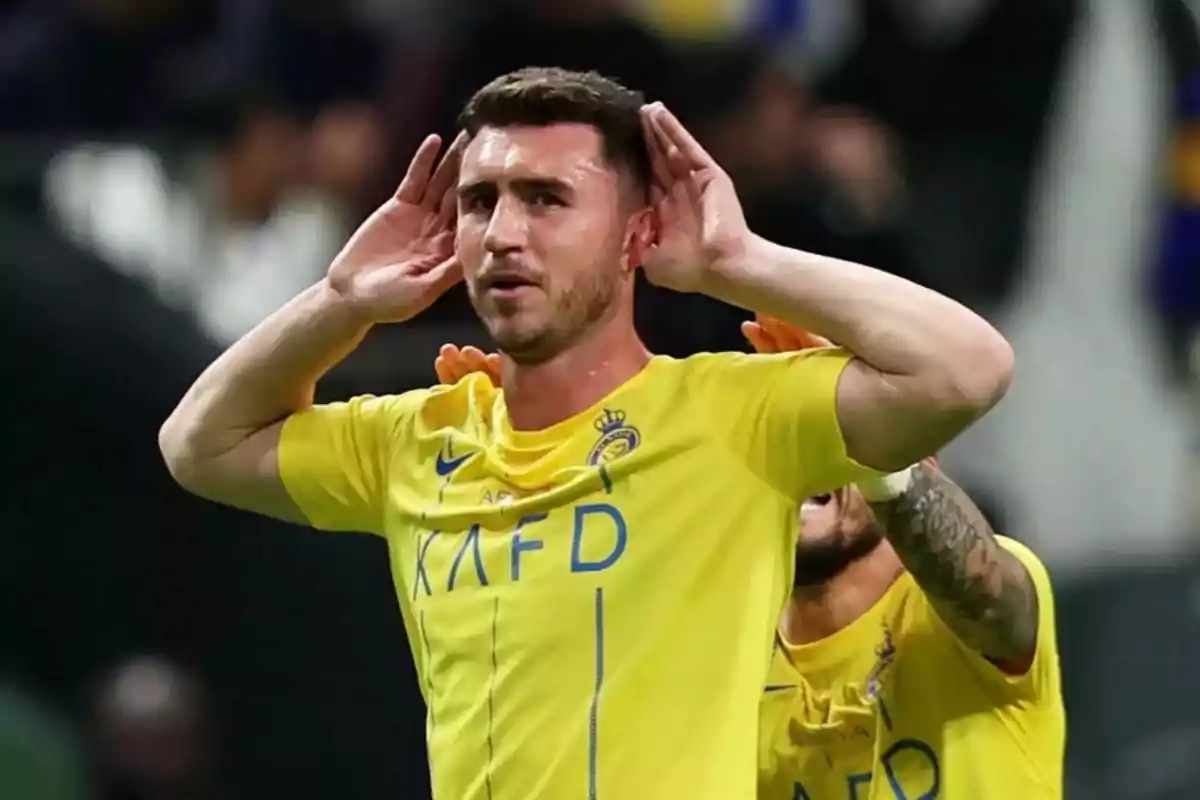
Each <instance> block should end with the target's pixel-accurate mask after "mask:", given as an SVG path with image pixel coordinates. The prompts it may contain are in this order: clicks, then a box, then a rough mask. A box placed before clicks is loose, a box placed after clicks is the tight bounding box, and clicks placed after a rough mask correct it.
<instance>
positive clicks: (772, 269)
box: [706, 237, 1008, 384]
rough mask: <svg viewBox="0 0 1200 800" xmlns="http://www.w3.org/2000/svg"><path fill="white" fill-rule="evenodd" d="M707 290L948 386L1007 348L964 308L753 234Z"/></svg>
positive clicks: (891, 370) (889, 370)
mask: <svg viewBox="0 0 1200 800" xmlns="http://www.w3.org/2000/svg"><path fill="white" fill-rule="evenodd" d="M706 292H708V293H711V294H714V295H715V296H717V297H719V298H720V299H722V300H724V301H726V302H728V303H732V304H733V305H736V306H740V307H742V308H746V309H750V310H753V311H758V312H761V313H766V314H770V315H772V316H777V317H780V318H781V319H784V320H786V321H787V322H790V323H792V324H794V325H797V326H799V327H800V328H802V329H804V330H809V331H812V332H814V333H817V334H820V335H821V336H824V337H825V338H827V339H829V340H830V341H833V342H837V343H838V344H839V345H841V346H843V347H845V348H846V349H847V350H849V351H850V352H852V353H854V354H855V355H856V356H857V357H858V358H860V359H862V360H863V361H865V362H866V363H867V364H869V365H871V366H872V367H874V368H875V369H877V370H879V371H880V372H882V373H885V374H888V375H893V376H900V377H903V376H923V377H927V378H929V379H939V380H946V381H950V382H953V383H959V384H961V383H963V382H965V381H968V380H969V379H970V378H971V377H972V375H973V374H978V371H971V370H965V369H963V365H969V364H972V363H976V364H978V363H979V361H978V359H979V358H980V357H982V358H984V359H985V361H984V363H991V362H992V361H994V360H995V358H996V357H997V356H999V357H1004V356H1005V353H1006V351H1007V349H1008V345H1007V343H1006V342H1005V341H1004V339H1003V337H1001V335H1000V334H999V333H998V332H997V331H996V330H995V329H994V328H992V326H991V325H989V324H988V323H987V322H986V321H985V320H983V319H982V318H981V317H979V316H978V315H977V314H975V313H974V312H972V311H970V310H969V309H967V308H966V307H964V306H962V305H960V304H959V303H956V302H955V301H953V300H951V299H950V298H948V297H945V296H943V295H940V294H938V293H937V292H934V291H931V290H929V289H926V288H924V287H922V286H918V285H917V284H915V283H912V282H911V281H907V280H905V279H903V278H898V277H896V276H894V275H889V274H887V273H886V272H883V271H881V270H878V269H873V268H871V267H867V266H863V265H861V264H854V263H851V262H848V261H842V260H839V259H836V258H829V257H826V256H820V255H815V254H813V253H806V252H803V251H800V250H794V249H791V248H787V247H782V246H780V245H776V244H774V243H772V242H768V241H766V240H764V239H762V238H761V237H752V239H751V242H750V243H749V244H748V246H747V250H746V252H745V254H744V256H743V257H741V258H738V259H736V260H734V261H732V262H731V263H729V264H727V265H723V266H718V267H717V268H714V270H713V272H712V275H711V280H710V286H708V287H706Z"/></svg>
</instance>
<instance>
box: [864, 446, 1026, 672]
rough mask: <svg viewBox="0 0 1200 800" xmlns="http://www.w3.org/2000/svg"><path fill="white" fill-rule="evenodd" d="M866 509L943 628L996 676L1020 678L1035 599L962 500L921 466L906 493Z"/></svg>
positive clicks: (1010, 558) (1017, 565)
mask: <svg viewBox="0 0 1200 800" xmlns="http://www.w3.org/2000/svg"><path fill="white" fill-rule="evenodd" d="M871 509H872V510H873V511H874V512H875V516H876V517H877V518H878V519H879V523H880V525H881V526H882V528H883V530H884V532H885V534H886V535H887V538H888V541H890V542H891V544H892V547H893V548H894V549H895V550H896V554H897V555H898V556H899V557H900V560H901V562H903V563H904V566H905V567H907V568H908V571H909V572H910V573H912V576H913V579H914V580H916V582H917V585H918V586H920V587H921V588H922V589H923V590H924V592H925V595H926V597H928V598H929V602H930V603H931V604H932V605H933V607H934V610H935V611H937V614H938V616H939V617H941V619H942V620H943V621H944V622H945V623H946V625H947V626H948V627H949V628H950V629H951V630H952V631H954V633H955V634H956V635H957V636H958V637H959V638H960V639H961V640H962V641H963V642H964V643H965V644H966V645H967V646H968V647H970V648H972V649H973V650H975V651H976V652H978V653H980V654H981V655H983V656H984V657H985V658H987V659H988V660H990V661H992V662H993V663H994V664H996V665H997V666H998V667H999V668H1000V669H1002V670H1003V671H1005V672H1008V673H1012V674H1021V673H1024V672H1025V671H1026V670H1028V669H1029V667H1030V665H1031V664H1032V663H1033V656H1034V651H1035V646H1036V643H1037V628H1038V598H1037V592H1036V591H1035V589H1034V586H1033V581H1032V580H1031V579H1030V577H1029V573H1028V572H1027V571H1026V569H1025V567H1024V565H1023V564H1021V562H1020V561H1019V560H1018V559H1017V557H1016V556H1014V555H1013V554H1012V553H1010V552H1009V551H1008V550H1007V549H1005V548H1004V547H1003V546H1002V545H1001V544H1000V543H999V542H998V541H997V540H996V537H995V534H994V533H993V531H992V528H991V526H990V525H989V524H988V522H987V520H986V519H984V516H983V514H982V513H981V512H980V511H979V509H978V508H976V506H975V504H974V503H973V502H971V498H969V497H968V496H967V494H966V492H964V491H963V490H962V489H960V488H959V487H958V486H956V485H955V484H954V483H953V482H952V481H951V480H950V479H949V478H947V477H946V476H945V475H944V474H942V472H941V471H940V470H939V469H937V468H936V467H934V466H932V465H930V464H927V463H922V464H918V465H917V466H915V467H914V468H913V476H912V484H911V485H910V486H909V488H908V489H907V491H905V492H904V493H903V494H902V495H900V496H899V497H898V498H896V499H895V500H891V501H888V502H883V503H872V504H871Z"/></svg>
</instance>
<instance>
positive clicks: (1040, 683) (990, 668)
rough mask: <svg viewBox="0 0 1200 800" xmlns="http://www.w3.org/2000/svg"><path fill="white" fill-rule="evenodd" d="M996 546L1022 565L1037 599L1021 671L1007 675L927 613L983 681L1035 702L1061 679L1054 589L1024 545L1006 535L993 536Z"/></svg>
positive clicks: (1054, 692)
mask: <svg viewBox="0 0 1200 800" xmlns="http://www.w3.org/2000/svg"><path fill="white" fill-rule="evenodd" d="M996 540H997V541H998V542H999V543H1000V546H1001V547H1003V548H1004V549H1005V550H1007V551H1009V552H1010V553H1012V554H1013V555H1014V556H1016V557H1017V559H1018V560H1019V561H1020V562H1021V564H1022V565H1023V566H1024V567H1025V569H1026V570H1027V571H1028V572H1029V578H1030V580H1031V581H1032V582H1033V588H1034V591H1035V592H1036V593H1037V601H1038V632H1037V642H1036V644H1035V645H1034V647H1035V651H1034V655H1033V663H1032V664H1031V665H1030V667H1029V669H1028V670H1027V671H1026V672H1025V673H1024V674H1021V675H1010V674H1008V673H1006V672H1004V671H1002V670H1000V669H999V668H998V667H996V665H995V664H993V663H992V662H991V661H988V660H987V659H986V658H984V657H983V656H981V655H980V654H979V653H977V652H975V651H974V650H972V649H971V648H969V647H967V646H966V645H965V644H963V643H962V642H961V641H960V640H959V639H958V637H957V636H955V635H954V633H953V632H952V631H951V630H950V629H949V628H948V627H946V625H945V623H942V622H941V620H940V618H938V616H937V614H936V613H935V612H934V611H933V609H932V608H930V609H929V617H930V618H931V619H932V620H935V621H936V622H935V624H937V625H938V626H939V627H940V628H941V629H942V630H943V633H944V634H945V635H947V636H950V637H953V639H954V641H955V642H956V644H957V646H958V647H959V649H960V650H961V651H962V652H963V655H964V657H965V658H966V659H967V660H968V661H969V662H970V663H971V664H973V665H974V667H975V669H976V672H977V673H978V674H979V675H980V677H981V679H982V680H983V681H985V682H988V683H992V684H995V685H998V686H1000V687H1001V689H1002V690H1004V691H1005V692H1008V693H1011V694H1012V695H1015V696H1016V697H1019V698H1021V699H1022V700H1025V701H1029V702H1034V703H1036V702H1038V701H1040V700H1048V699H1050V698H1054V697H1057V696H1058V695H1059V693H1060V692H1061V679H1060V677H1059V664H1058V633H1057V631H1056V629H1055V623H1054V620H1055V613H1054V593H1053V591H1052V589H1051V586H1050V574H1049V572H1047V570H1046V566H1045V565H1044V564H1042V562H1041V560H1040V559H1039V558H1038V557H1037V556H1036V555H1034V553H1033V551H1032V550H1030V549H1029V548H1028V547H1026V546H1025V545H1023V544H1021V543H1020V542H1018V541H1016V540H1015V539H1010V538H1008V537H1007V536H997V537H996Z"/></svg>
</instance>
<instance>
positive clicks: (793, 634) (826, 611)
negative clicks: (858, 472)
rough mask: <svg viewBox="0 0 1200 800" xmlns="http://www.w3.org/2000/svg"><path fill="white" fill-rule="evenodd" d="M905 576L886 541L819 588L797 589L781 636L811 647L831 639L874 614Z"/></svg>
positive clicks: (902, 568) (793, 642)
mask: <svg viewBox="0 0 1200 800" xmlns="http://www.w3.org/2000/svg"><path fill="white" fill-rule="evenodd" d="M903 572H904V565H903V564H901V563H900V558H899V556H897V555H896V551H895V550H893V549H892V546H891V545H890V544H889V543H888V542H887V540H886V539H885V540H884V541H882V542H880V544H879V546H878V547H876V548H875V549H874V550H873V551H871V554H870V555H868V556H866V557H864V558H860V559H858V560H857V561H855V562H853V563H852V564H850V565H849V566H847V567H846V568H845V569H844V570H842V571H841V572H839V573H838V574H837V575H836V576H834V577H833V578H832V579H831V580H829V581H828V582H826V583H823V584H821V585H820V586H812V587H805V588H802V589H797V590H795V591H794V592H793V593H792V599H791V600H790V601H789V602H788V604H787V605H786V606H785V607H784V610H783V617H782V619H781V620H780V623H779V632H780V633H781V634H782V635H783V638H784V640H785V641H787V642H788V643H789V644H809V643H811V642H816V641H819V640H821V639H824V638H825V637H826V636H831V635H833V634H835V633H837V632H838V631H840V630H841V629H842V628H845V627H846V626H847V625H849V624H850V623H852V622H854V620H856V619H858V618H859V617H861V616H862V615H863V614H865V613H867V612H868V611H870V610H871V608H872V607H873V606H874V605H875V604H876V603H877V602H879V598H881V597H883V595H884V593H885V592H887V590H888V589H890V588H891V586H892V584H893V583H895V582H896V579H897V578H899V577H900V575H901V574H903Z"/></svg>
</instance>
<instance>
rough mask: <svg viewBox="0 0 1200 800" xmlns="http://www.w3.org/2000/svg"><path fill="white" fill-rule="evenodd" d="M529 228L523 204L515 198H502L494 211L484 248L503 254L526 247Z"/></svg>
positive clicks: (489, 222)
mask: <svg viewBox="0 0 1200 800" xmlns="http://www.w3.org/2000/svg"><path fill="white" fill-rule="evenodd" d="M528 232H529V226H528V220H527V219H526V217H525V213H524V208H523V206H522V204H521V202H520V201H519V200H518V199H517V198H515V197H501V198H500V200H499V202H497V203H496V207H495V208H494V209H493V210H492V216H491V219H489V220H488V226H487V231H485V232H484V235H483V246H484V247H485V248H486V249H487V250H488V252H490V253H494V254H502V253H506V252H510V251H513V250H520V249H522V248H523V247H525V242H526V238H527V236H528Z"/></svg>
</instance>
